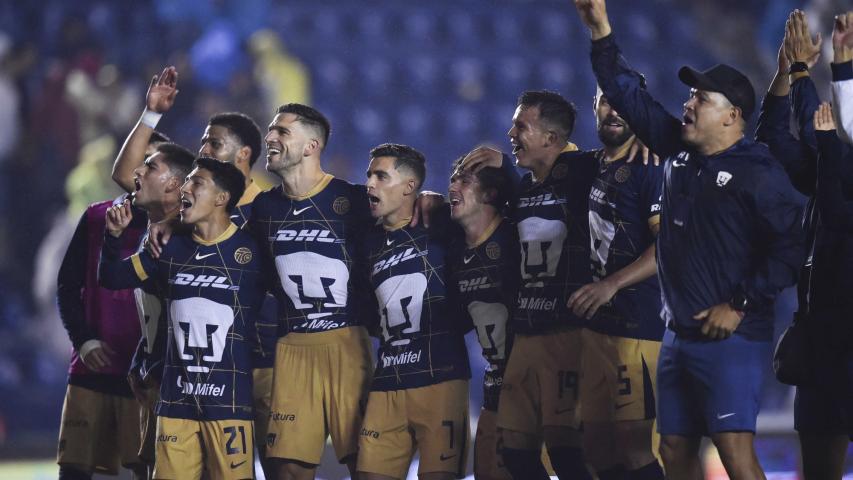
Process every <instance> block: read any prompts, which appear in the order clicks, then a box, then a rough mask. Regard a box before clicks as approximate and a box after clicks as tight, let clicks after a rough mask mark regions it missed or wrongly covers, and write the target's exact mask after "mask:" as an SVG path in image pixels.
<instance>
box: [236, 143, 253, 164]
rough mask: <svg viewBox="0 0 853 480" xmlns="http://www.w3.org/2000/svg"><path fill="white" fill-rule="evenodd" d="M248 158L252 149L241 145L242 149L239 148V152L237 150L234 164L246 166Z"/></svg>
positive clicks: (250, 156)
mask: <svg viewBox="0 0 853 480" xmlns="http://www.w3.org/2000/svg"><path fill="white" fill-rule="evenodd" d="M250 158H252V148H251V147H248V146H246V145H243V146H242V147H240V149H239V150H237V161H236V162H234V163H238V164H240V163H246V164H248V163H249V159H250Z"/></svg>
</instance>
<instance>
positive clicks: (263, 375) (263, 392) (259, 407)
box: [252, 368, 273, 457]
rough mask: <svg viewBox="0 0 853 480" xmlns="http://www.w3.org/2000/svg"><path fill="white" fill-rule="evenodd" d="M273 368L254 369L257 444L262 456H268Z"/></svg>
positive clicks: (253, 386) (253, 383)
mask: <svg viewBox="0 0 853 480" xmlns="http://www.w3.org/2000/svg"><path fill="white" fill-rule="evenodd" d="M272 371H273V369H272V368H256V369H254V370H252V398H254V401H255V403H254V407H255V445H257V447H258V453H260V454H261V456H262V457H264V456H266V455H265V454H264V452H266V449H265V448H264V447H265V446H266V444H267V426H268V425H269V421H270V404H271V403H272Z"/></svg>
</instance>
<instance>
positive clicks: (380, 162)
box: [367, 156, 397, 175]
mask: <svg viewBox="0 0 853 480" xmlns="http://www.w3.org/2000/svg"><path fill="white" fill-rule="evenodd" d="M396 162H397V159H396V158H394V157H389V156H382V157H373V158H371V159H370V164H369V165H368V166H367V170H368V172H374V173H376V172H384V173H387V174H389V175H390V174H391V173H392V172H394V171H395V170H396V169H395V168H394V164H395V163H396Z"/></svg>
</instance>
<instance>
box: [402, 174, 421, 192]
mask: <svg viewBox="0 0 853 480" xmlns="http://www.w3.org/2000/svg"><path fill="white" fill-rule="evenodd" d="M404 193H405V194H406V195H412V194H417V193H418V181H417V180H416V179H415V177H409V178H407V179H406V190H405V192H404Z"/></svg>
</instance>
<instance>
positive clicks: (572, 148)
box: [560, 142, 578, 153]
mask: <svg viewBox="0 0 853 480" xmlns="http://www.w3.org/2000/svg"><path fill="white" fill-rule="evenodd" d="M577 150H578V146H577V145H575V144H574V143H572V142H569V143H567V144H566V147H565V148H564V149H563V151H561V152H560V153H566V152H576V151H577Z"/></svg>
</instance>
